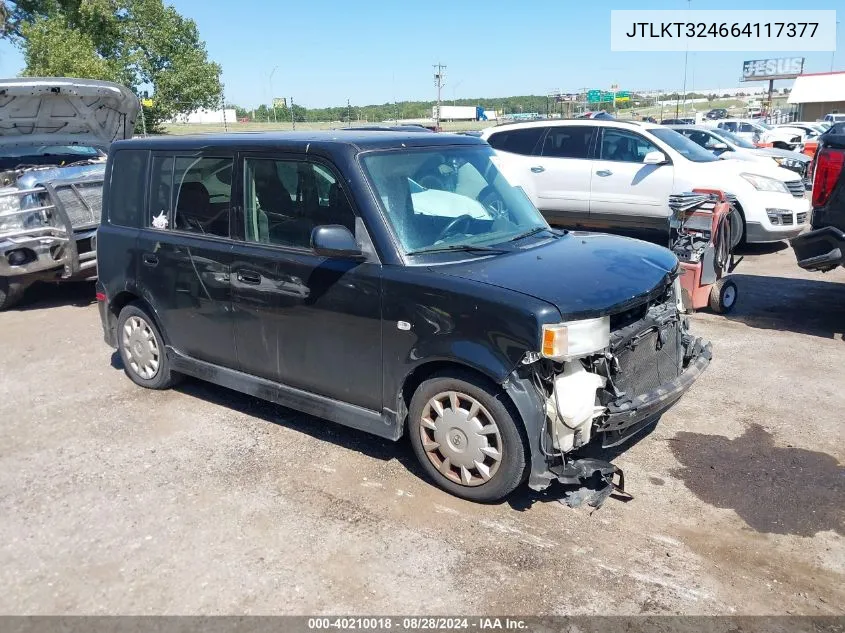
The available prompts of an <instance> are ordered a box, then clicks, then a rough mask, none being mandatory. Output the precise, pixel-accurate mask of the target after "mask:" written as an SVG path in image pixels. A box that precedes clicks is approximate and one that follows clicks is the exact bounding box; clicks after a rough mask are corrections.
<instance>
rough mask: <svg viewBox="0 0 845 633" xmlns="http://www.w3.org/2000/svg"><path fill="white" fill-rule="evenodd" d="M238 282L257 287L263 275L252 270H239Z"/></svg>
mask: <svg viewBox="0 0 845 633" xmlns="http://www.w3.org/2000/svg"><path fill="white" fill-rule="evenodd" d="M238 281H240V282H241V283H243V284H251V285H253V286H257V285H258V284H260V283H261V275H259V274H258V273H257V272H254V271H252V270H239V271H238Z"/></svg>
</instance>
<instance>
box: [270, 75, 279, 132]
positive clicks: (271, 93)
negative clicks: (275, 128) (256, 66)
mask: <svg viewBox="0 0 845 633" xmlns="http://www.w3.org/2000/svg"><path fill="white" fill-rule="evenodd" d="M278 68H279V67H278V66H274V67H273V70H271V71H270V99H271V100H272V101H271V103H272V104H273V123H278V121H277V119H276V97H275V96H274V95H273V73H275V72H276V70H278Z"/></svg>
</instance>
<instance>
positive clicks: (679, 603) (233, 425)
mask: <svg viewBox="0 0 845 633" xmlns="http://www.w3.org/2000/svg"><path fill="white" fill-rule="evenodd" d="M737 272H738V273H741V274H738V275H737V276H736V279H737V281H738V284H739V287H740V293H741V296H740V302H739V305H738V306H737V309H736V312H735V314H733V315H731V316H730V317H728V318H726V317H720V316H715V315H711V314H699V315H696V316H694V317H693V321H694V326H695V329H696V330H697V331H698V332H700V333H701V334H703V335H705V336H707V337H709V338H710V339H711V340H712V341H713V343H714V349H715V358H714V360H713V363H712V365H711V366H710V369H709V370H708V371H707V372H706V375H705V376H704V377H703V378H702V379H701V380H700V381H699V382H698V383H697V384H696V385H695V386H694V387H693V389H692V391H691V392H690V393H689V394H688V395H687V396H686V397H685V398H683V400H682V401H681V402H680V404H679V405H678V406H676V407H675V408H674V409H673V410H672V411H670V412H669V413H668V414H666V415H665V416H664V418H663V420H662V421H661V423H660V424H659V425H658V426H657V428H656V430H655V431H654V432H653V433H651V434H650V435H649V436H647V437H645V438H643V439H641V440H640V441H639V442H638V443H637V444H635V445H634V446H633V447H631V448H630V449H629V450H628V451H627V452H625V453H623V454H622V455H620V456H619V457H618V458H616V463H618V464H619V465H620V466H621V467H623V468H624V469H625V473H626V476H627V483H628V488H629V489H630V490H631V492H633V494H634V495H635V499H634V500H633V501H630V502H629V503H623V502H621V501H617V500H610V501H609V502H608V503H607V504H606V505H605V506H604V507H603V508H601V509H600V510H598V511H596V512H593V513H592V514H591V513H590V512H588V511H587V510H585V509H578V510H572V509H569V508H567V507H566V506H564V505H562V504H560V503H559V502H558V501H557V500H556V498H555V493H559V491H558V490H553V491H552V494H548V495H541V496H538V495H534V494H531V493H529V492H528V491H527V490H524V491H522V492H521V493H520V494H517V495H516V496H515V497H514V498H512V499H511V500H510V501H509V502H508V503H502V504H500V505H493V506H481V505H474V504H471V503H468V502H464V501H461V500H459V499H456V498H453V497H450V496H449V495H447V494H445V493H443V492H440V491H439V490H438V489H436V488H434V487H432V486H430V485H429V484H427V483H425V482H424V481H423V480H421V479H420V476H419V470H418V468H417V466H416V465H415V463H414V461H413V456H412V454H411V451H410V448H409V446H408V445H407V442H400V443H399V444H391V443H389V442H384V441H381V440H378V439H374V438H371V437H368V436H365V435H362V434H360V433H358V432H355V431H352V430H347V429H344V428H341V427H338V426H335V425H333V424H331V423H328V422H325V421H322V420H318V419H314V418H308V417H306V416H302V415H300V414H297V413H295V412H292V411H289V410H286V409H283V408H280V407H276V406H273V405H269V404H266V403H263V402H259V401H257V400H255V399H252V398H249V397H245V396H242V395H239V394H237V393H234V392H230V391H226V390H223V389H220V388H216V387H211V386H208V385H204V384H201V383H198V382H193V381H190V382H186V383H184V384H183V385H181V386H180V387H179V388H178V389H176V390H173V391H167V392H150V391H144V390H142V389H140V388H138V387H136V386H134V385H133V384H132V383H131V382H130V381H129V380H128V379H127V378H125V377H124V375H123V373H122V371H120V369H119V368H117V367H116V366H115V365H116V363H114V362H113V360H112V352H111V350H110V349H109V348H107V347H106V346H105V344H104V343H103V342H102V339H101V330H100V324H99V320H98V317H97V311H96V306H95V305H94V304H93V303H91V300H92V295H93V290H92V288H91V287H90V285H83V286H76V287H71V286H65V287H63V288H52V287H42V288H33V289H31V292H30V293H29V294H28V297H27V299H26V302H25V304H24V305H21V306H20V308H19V309H16V310H13V311H11V312H7V313H3V314H0V340H2V354H0V420H2V423H0V586H2V587H4V588H5V591H3V592H2V593H0V612H2V613H40V614H47V613H98V614H99V613H136V614H141V613H186V614H187V613H208V614H218V613H349V614H353V613H359V614H361V613H379V614H401V613H409V612H412V613H444V614H445V613H452V614H455V613H479V614H480V613H485V612H492V613H499V614H501V613H512V614H536V613H549V614H552V613H553V614H587V613H602V614H611V613H618V614H636V613H687V614H706V613H732V614H783V613H794V614H842V613H843V604H845V542H843V537H845V523H844V522H843V512H845V469H843V466H842V463H843V461H845V459H843V458H844V457H845V447H843V419H845V413H843V412H845V376H844V375H843V367H845V340H843V330H845V271H841V270H840V271H837V272H835V273H831V274H828V275H817V274H804V273H802V271H801V270H800V269H798V268H797V267H796V266H795V260H794V257H793V255H792V252H791V251H790V250H788V249H785V248H784V249H783V250H776V249H773V248H767V249H755V251H754V252H752V253H751V254H750V255H749V256H748V257H747V258H746V260H745V261H744V262H743V263H742V265H741V266H740V269H739V270H738V271H737Z"/></svg>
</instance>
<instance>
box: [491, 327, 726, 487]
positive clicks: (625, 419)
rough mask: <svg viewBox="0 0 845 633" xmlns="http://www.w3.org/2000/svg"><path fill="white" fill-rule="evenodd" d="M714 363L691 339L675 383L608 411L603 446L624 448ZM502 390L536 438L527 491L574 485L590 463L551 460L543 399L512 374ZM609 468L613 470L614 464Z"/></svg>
mask: <svg viewBox="0 0 845 633" xmlns="http://www.w3.org/2000/svg"><path fill="white" fill-rule="evenodd" d="M711 358H712V346H711V344H710V343H709V342H706V341H702V340H701V339H699V338H694V337H690V339H689V342H688V344H687V345H686V346H685V350H684V359H685V362H684V370H683V372H682V373H681V374H680V375H679V376H678V377H677V378H675V379H674V380H671V381H669V382H667V383H664V384H662V385H660V386H659V387H657V388H656V389H653V390H651V391H649V392H647V393H643V394H640V395H638V396H636V397H635V398H633V399H631V400H630V401H628V402H627V403H625V404H624V405H622V406H619V407H613V408H612V410H611V407H608V410H607V412H606V414H605V415H604V416H603V417H602V418H601V421H596V422H595V428H594V433H596V434H603V438H602V439H603V441H602V445H603V446H605V447H608V446H615V445H617V444H621V443H623V442H625V441H627V440H629V439H630V438H631V437H633V436H634V435H636V434H637V433H639V432H640V431H641V430H643V429H645V428H647V427H649V426H650V425H652V424H653V423H654V422H655V421H656V420H657V418H658V417H659V416H660V415H661V414H662V413H664V412H665V411H667V410H668V409H670V408H671V407H672V406H673V405H674V404H675V403H676V402H677V401H678V400H679V399H680V398H681V396H683V394H684V393H686V391H687V390H688V389H689V388H690V387H691V386H692V384H693V383H694V382H695V381H696V380H697V379H698V378H699V377H700V376H701V374H702V372H703V371H704V370H705V369H706V368H707V366H708V365H709V364H710V360H711ZM503 387H504V389H505V391H506V392H507V393H508V395H509V396H510V398H511V400H512V401H513V403H514V404H515V405H516V407H517V409H518V410H519V413H520V415H521V417H522V420H523V422H524V424H525V429H526V433H527V435H528V437H529V438H533V439H531V440H530V448H531V451H530V453H531V465H530V471H529V477H528V486H529V487H530V488H532V489H533V490H543V489H545V488H547V487H548V486H549V484H550V483H551V482H552V481H555V480H559V481H564V482H565V483H567V482H568V483H571V479H572V477H573V473H575V475H578V473H579V472H580V470H579V468H581V469H582V470H583V468H582V467H584V464H585V463H586V462H584V463H582V462H583V460H581V459H578V460H574V461H573V460H572V459H570V458H569V457H568V456H564V460H563V462H561V461H560V457H558V458H557V460H556V461H557V463H555V459H554V458H551V457H550V456H549V454H548V449H545V448H544V447H548V446H551V443H552V438H551V437H550V436H549V431H548V424H547V418H546V412H545V399H544V398H543V397H542V396H541V395H540V394H539V393H538V390H537V389H536V388H535V387H534V385H533V384H532V381H531V379H530V378H529V377H526V376H520V375H519V374H518V373H517V372H514V373H513V374H511V376H509V378H508V379H507V380H506V381H505V383H504V384H503ZM550 459H551V461H550ZM605 466H606V467H608V468H611V467H612V465H610V464H605ZM591 468H592V466H591ZM591 472H592V471H591ZM608 472H610V471H608Z"/></svg>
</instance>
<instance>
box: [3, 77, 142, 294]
mask: <svg viewBox="0 0 845 633" xmlns="http://www.w3.org/2000/svg"><path fill="white" fill-rule="evenodd" d="M139 109H140V103H139V102H138V98H137V97H136V96H135V95H134V94H133V93H132V92H130V91H129V90H128V89H127V88H125V87H123V86H120V85H117V84H113V83H109V82H104V81H95V80H88V79H65V78H48V79H43V78H19V79H5V80H0V310H2V309H5V308H8V307H10V306H12V305H13V304H14V303H16V302H17V301H18V300H19V299H20V297H21V295H22V294H23V292H24V290H26V288H27V287H28V286H29V285H30V284H32V283H33V282H35V281H39V280H53V281H61V280H69V279H93V278H94V277H96V274H97V261H96V233H97V227H98V226H99V224H100V210H101V207H102V198H103V177H104V175H105V167H106V153H107V152H108V149H109V145H111V142H112V141H114V140H117V139H125V138H130V137H131V136H132V132H133V130H134V128H135V117H136V116H137V115H138V111H139Z"/></svg>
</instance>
